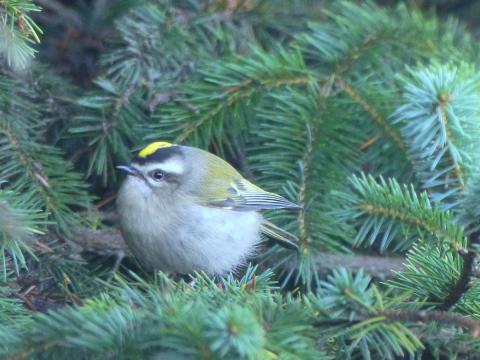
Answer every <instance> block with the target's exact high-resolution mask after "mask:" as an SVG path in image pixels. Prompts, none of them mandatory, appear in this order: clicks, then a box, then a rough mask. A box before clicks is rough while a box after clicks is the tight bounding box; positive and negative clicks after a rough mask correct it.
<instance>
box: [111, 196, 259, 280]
mask: <svg viewBox="0 0 480 360" xmlns="http://www.w3.org/2000/svg"><path fill="white" fill-rule="evenodd" d="M120 200H121V199H120ZM129 204H131V202H129ZM150 205H151V206H141V207H138V208H133V207H131V206H129V207H124V208H123V209H122V211H121V223H122V229H123V233H124V237H125V240H126V242H127V244H128V246H129V247H130V249H131V250H132V252H133V254H134V255H135V256H136V257H137V258H138V259H139V260H140V262H141V263H142V264H143V265H145V266H146V267H148V268H150V269H159V270H164V271H172V272H177V273H182V274H187V273H192V272H195V271H205V272H206V273H208V274H224V273H226V272H228V271H233V270H235V268H237V267H238V266H239V265H242V264H244V263H245V262H246V261H247V259H248V258H249V257H251V256H252V255H254V253H255V246H256V244H258V242H259V241H260V224H261V215H260V214H259V213H257V212H254V211H245V212H241V211H233V210H225V209H217V208H212V207H205V206H200V205H188V206H176V207H175V208H174V209H171V208H168V210H167V209H166V208H163V209H159V208H158V207H157V208H155V205H153V204H150ZM119 206H122V204H121V201H120V203H119ZM163 206H165V205H163ZM161 214H163V215H161ZM126 224H128V225H126Z"/></svg>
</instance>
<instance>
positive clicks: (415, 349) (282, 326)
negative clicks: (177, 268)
mask: <svg viewBox="0 0 480 360" xmlns="http://www.w3.org/2000/svg"><path fill="white" fill-rule="evenodd" d="M37 3H38V4H40V5H43V6H44V7H45V9H43V10H42V12H41V13H40V15H41V14H43V15H44V17H42V16H40V15H37V17H34V16H33V14H34V13H35V12H37V11H39V10H40V8H39V7H38V6H36V5H34V4H33V3H32V2H30V1H13V0H5V1H0V19H1V20H2V22H1V23H0V27H1V32H0V53H1V54H2V58H3V60H2V61H3V63H2V64H1V67H0V246H1V247H0V249H1V251H0V263H1V265H2V279H1V283H0V357H2V358H12V359H27V358H40V359H41V358H49V359H50V358H56V359H57V358H59V359H61V358H70V359H71V358H79V359H84V358H94V359H104V358H125V359H131V358H139V359H145V358H161V359H194V358H202V359H220V358H226V359H238V358H245V359H323V358H325V359H345V358H352V359H353V358H355V359H357V358H362V359H371V358H373V359H380V358H384V359H397V358H422V357H423V358H435V359H454V358H466V357H467V356H468V357H469V358H480V340H479V337H480V303H479V301H478V299H479V298H480V283H479V281H478V279H477V276H478V271H477V269H476V262H477V261H476V260H477V254H478V249H479V245H480V232H479V231H480V230H479V227H478V224H479V223H478V218H479V217H480V207H479V205H478V201H477V199H478V196H479V195H480V185H479V184H480V172H479V171H480V169H479V155H480V153H479V150H478V149H479V145H480V144H479V139H480V136H479V135H480V125H479V124H480V107H479V104H480V77H479V75H478V69H477V66H478V63H479V55H478V54H479V51H478V50H479V48H478V45H477V44H476V40H475V38H474V34H471V33H469V32H468V31H467V30H466V29H465V28H464V26H463V25H462V24H460V23H459V22H458V21H457V20H455V19H453V18H450V17H446V15H445V13H447V12H448V11H449V10H448V9H447V6H446V5H445V4H444V3H446V2H443V1H436V2H435V1H434V2H430V3H427V2H425V1H423V2H420V4H417V6H415V5H411V4H405V3H404V2H399V1H398V2H395V1H384V2H379V3H381V5H379V4H377V3H374V2H370V1H366V2H353V1H334V2H316V1H307V0H296V1H282V2H281V4H280V5H279V2H278V1H275V0H252V1H235V0H233V1H223V0H209V1H207V0H205V1H200V0H198V1H191V0H185V1H183V0H181V1H168V0H155V1H149V2H144V1H139V0H138V1H135V0H130V1H122V2H115V5H113V4H112V6H111V7H109V6H108V5H106V4H107V3H108V1H107V2H105V1H98V2H96V1H91V4H90V5H91V6H87V5H86V4H85V3H83V2H78V4H77V3H76V2H75V4H73V5H72V4H67V3H68V2H66V4H62V3H61V2H58V3H57V2H56V1H52V2H50V1H47V0H42V1H38V2H37ZM454 3H459V2H454ZM435 6H437V7H436V8H435ZM458 6H460V5H458ZM429 8H430V9H431V10H430V11H427V10H428V9H429ZM452 9H456V8H455V7H452ZM435 10H438V13H437V12H436V11H435ZM458 11H459V13H460V14H461V13H462V11H464V10H458ZM52 18H55V19H57V20H56V21H55V22H54V21H52ZM34 20H35V21H36V22H37V23H38V24H40V26H38V25H37V24H36V22H35V21H34ZM469 21H470V20H469ZM67 24H68V25H67ZM40 28H42V29H43V30H44V32H45V35H44V37H45V41H44V43H43V44H42V45H41V46H40V47H38V49H39V58H40V60H42V61H38V60H36V61H32V60H33V55H34V54H35V50H34V43H35V42H38V41H39V40H40V37H41V33H42V31H41V30H40ZM472 28H475V27H474V26H473V27H472ZM59 29H64V30H65V29H68V31H67V30H66V31H63V32H62V31H59ZM49 30H50V31H51V33H52V34H49ZM59 34H62V36H65V38H64V39H61V38H60V35H59ZM95 36H97V38H96V37H95ZM72 39H73V41H72ZM61 40H62V41H61ZM83 41H85V42H83ZM87 41H88V44H90V45H87ZM104 42H105V43H104ZM92 43H95V44H97V45H98V44H100V45H98V46H97V47H96V48H95V49H94V50H92V51H91V52H90V53H89V54H87V50H86V49H88V48H89V46H90V47H91V46H92V45H91V44H92ZM59 44H62V45H59ZM58 48H61V49H62V51H63V52H64V54H65V53H67V54H69V55H66V56H65V55H64V56H63V57H62V56H60V55H59V53H60V52H61V51H59V50H58ZM79 49H80V50H79ZM79 51H80V54H81V56H80V58H81V59H83V60H78V57H79V55H78V52H79ZM92 53H93V54H94V55H92ZM90 58H93V61H92V63H94V65H90V67H89V68H88V69H86V70H84V72H82V71H81V69H84V65H85V63H84V62H82V61H84V60H85V59H90ZM42 63H43V64H42ZM65 69H67V70H65ZM79 69H80V70H79ZM92 74H94V76H92ZM152 140H167V141H172V142H175V143H182V144H189V145H194V146H198V147H201V148H205V149H209V150H210V151H212V152H214V153H216V154H218V155H220V156H222V157H224V158H225V159H227V160H229V161H230V162H231V163H232V164H233V165H234V166H236V167H237V168H238V169H239V170H240V171H241V172H242V173H243V174H244V175H245V176H246V177H247V178H250V179H251V180H252V181H254V182H255V183H257V184H259V185H260V186H262V187H263V188H265V189H267V190H269V191H273V192H276V193H279V194H282V195H283V196H285V197H286V198H288V199H289V200H291V201H293V202H296V203H298V204H300V205H301V206H302V208H303V211H301V212H288V211H278V212H277V211H270V212H267V213H266V214H265V215H266V216H267V217H268V218H269V219H271V220H272V221H273V222H274V223H275V224H277V225H279V226H281V227H282V228H285V229H286V230H289V231H291V232H293V233H295V234H296V235H297V236H298V238H299V246H300V251H299V252H298V253H295V252H292V251H290V250H287V249H283V248H280V247H277V246H273V245H271V244H268V243H266V245H265V249H264V250H263V251H262V253H261V254H260V255H259V257H258V258H256V259H252V262H253V263H255V264H256V265H255V266H254V265H250V266H249V267H248V268H246V269H243V270H242V271H241V272H239V273H237V274H234V275H233V274H232V275H231V276H229V277H228V278H226V279H219V278H217V279H215V278H209V277H208V276H206V275H205V274H192V277H191V278H190V279H179V278H176V277H175V276H173V275H168V274H163V273H156V274H151V273H145V272H144V271H143V270H142V269H141V268H139V267H138V266H137V264H135V262H134V261H132V259H126V260H124V261H122V262H121V264H119V262H120V261H121V260H122V258H123V252H124V250H122V249H121V246H120V247H119V248H117V247H115V246H117V245H118V244H117V245H114V244H112V243H111V242H110V241H108V240H104V241H103V242H102V238H103V237H104V236H105V234H107V233H108V232H109V231H112V230H111V229H112V228H115V227H116V223H115V206H114V201H113V200H114V197H115V192H116V190H117V189H118V186H119V183H120V181H121V178H119V174H118V173H117V172H116V170H115V166H116V165H118V164H123V163H125V162H128V160H129V158H130V157H131V155H132V153H133V152H134V151H135V150H138V149H139V148H140V147H141V146H142V145H145V144H146V143H148V142H149V141H152ZM112 219H113V220H112ZM86 231H89V234H92V233H93V238H94V240H98V242H99V243H100V246H98V245H97V247H95V246H93V247H92V246H90V245H91V244H90V245H87V244H86V243H85V241H84V239H85V235H84V233H85V232H86ZM82 239H83V240H82ZM106 255H113V257H112V256H110V257H108V256H106ZM343 255H345V257H347V256H348V257H352V258H359V259H360V258H363V257H364V256H365V255H368V256H369V257H368V258H369V259H370V261H375V258H384V257H386V258H390V257H391V258H392V261H393V259H394V258H397V257H399V256H401V257H403V258H404V263H405V266H404V267H403V269H402V270H401V271H399V272H397V273H395V274H394V273H391V274H390V275H389V276H388V279H380V278H379V275H378V273H376V272H375V271H374V270H373V271H371V273H368V274H367V273H365V271H363V270H358V269H356V268H355V269H353V268H352V269H350V268H349V266H348V265H349V264H345V266H343V267H341V266H338V267H336V268H334V269H333V268H332V269H325V266H324V263H325V262H327V259H328V257H329V256H343ZM371 255H375V256H376V257H371ZM372 259H373V260H372ZM387 270H388V269H387Z"/></svg>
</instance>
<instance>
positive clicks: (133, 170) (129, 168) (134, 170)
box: [117, 165, 140, 177]
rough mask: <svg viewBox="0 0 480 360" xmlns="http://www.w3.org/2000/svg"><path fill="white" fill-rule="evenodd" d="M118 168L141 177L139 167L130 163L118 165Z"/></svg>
mask: <svg viewBox="0 0 480 360" xmlns="http://www.w3.org/2000/svg"><path fill="white" fill-rule="evenodd" d="M117 169H119V170H122V171H125V172H126V173H127V174H128V175H132V176H137V177H140V171H138V169H137V168H135V167H133V166H129V165H121V166H117Z"/></svg>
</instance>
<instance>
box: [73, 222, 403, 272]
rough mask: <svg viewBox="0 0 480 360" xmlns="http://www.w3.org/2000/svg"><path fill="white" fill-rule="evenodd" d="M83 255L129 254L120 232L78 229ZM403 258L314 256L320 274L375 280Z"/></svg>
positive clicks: (77, 239)
mask: <svg viewBox="0 0 480 360" xmlns="http://www.w3.org/2000/svg"><path fill="white" fill-rule="evenodd" d="M70 240H71V241H72V242H73V243H75V244H76V245H78V246H80V247H81V248H82V249H83V250H85V251H90V252H94V253H97V254H99V255H103V256H128V255H130V251H129V250H128V247H127V245H126V244H125V241H124V240H123V237H122V234H121V232H120V230H118V229H116V228H106V229H100V230H94V229H87V228H77V229H75V230H74V231H73V236H72V238H71V239H70ZM404 261H405V258H404V257H401V256H370V255H358V254H357V255H341V254H334V253H321V254H317V257H316V263H317V266H318V268H319V269H320V271H329V270H331V269H334V268H337V267H345V268H347V269H349V270H350V271H353V272H356V271H359V270H360V269H363V271H364V272H365V273H367V274H369V275H371V276H372V277H375V278H377V279H387V278H391V277H393V276H394V275H395V272H397V271H401V270H403V268H404V265H403V263H404Z"/></svg>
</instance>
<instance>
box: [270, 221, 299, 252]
mask: <svg viewBox="0 0 480 360" xmlns="http://www.w3.org/2000/svg"><path fill="white" fill-rule="evenodd" d="M261 231H262V234H264V235H265V236H266V237H268V238H269V239H271V240H274V241H276V242H277V243H278V245H280V246H283V247H284V248H287V249H290V250H298V238H297V237H296V236H295V235H293V234H290V233H289V232H288V231H285V230H283V229H280V228H279V227H278V226H276V225H275V224H272V223H271V222H270V221H267V220H265V219H264V220H263V223H262V225H261Z"/></svg>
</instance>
